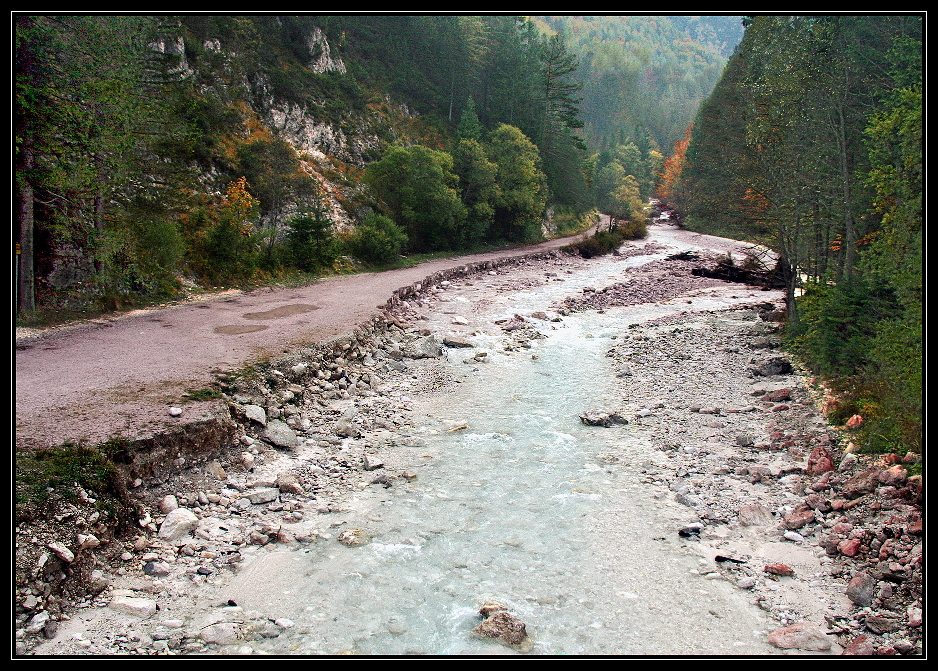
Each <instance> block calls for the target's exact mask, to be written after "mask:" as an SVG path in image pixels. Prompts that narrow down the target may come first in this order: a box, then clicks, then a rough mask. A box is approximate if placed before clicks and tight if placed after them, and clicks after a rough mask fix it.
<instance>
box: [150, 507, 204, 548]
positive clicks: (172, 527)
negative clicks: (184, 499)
mask: <svg viewBox="0 0 938 671" xmlns="http://www.w3.org/2000/svg"><path fill="white" fill-rule="evenodd" d="M197 526H199V518H198V517H197V516H196V514H195V513H194V512H192V511H191V510H189V509H188V508H176V509H175V510H171V511H170V512H169V514H167V515H166V519H164V520H163V523H162V524H161V525H160V531H159V537H160V538H162V539H164V540H169V541H174V540H179V539H180V538H183V537H185V536H187V535H188V534H189V532H191V531H193V530H194V529H195V528H196V527H197Z"/></svg>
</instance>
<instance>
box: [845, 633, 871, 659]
mask: <svg viewBox="0 0 938 671" xmlns="http://www.w3.org/2000/svg"><path fill="white" fill-rule="evenodd" d="M874 652H876V646H874V645H873V642H872V641H871V640H870V637H869V636H867V635H866V634H860V635H859V636H857V637H856V638H855V639H853V640H852V641H851V642H850V645H848V646H847V647H846V648H844V651H843V652H842V653H840V654H842V655H860V656H867V655H872V654H873V653H874Z"/></svg>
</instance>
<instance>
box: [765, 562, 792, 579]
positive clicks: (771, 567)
mask: <svg viewBox="0 0 938 671" xmlns="http://www.w3.org/2000/svg"><path fill="white" fill-rule="evenodd" d="M762 570H763V571H764V572H765V573H771V574H772V575H781V576H789V575H795V571H794V570H793V569H792V568H791V567H790V566H786V565H785V564H766V565H765V568H763V569H762Z"/></svg>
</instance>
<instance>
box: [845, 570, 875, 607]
mask: <svg viewBox="0 0 938 671" xmlns="http://www.w3.org/2000/svg"><path fill="white" fill-rule="evenodd" d="M875 590H876V579H875V578H873V576H871V575H870V574H869V573H866V572H865V571H860V572H859V573H857V574H856V575H855V576H853V578H852V579H851V580H850V583H849V584H848V585H847V589H846V591H845V592H844V593H845V594H846V595H847V598H848V599H850V600H851V601H852V602H853V603H855V604H856V605H858V606H860V607H861V608H863V607H866V606H869V605H870V604H871V603H873V593H874V592H875Z"/></svg>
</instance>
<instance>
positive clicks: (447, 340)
mask: <svg viewBox="0 0 938 671" xmlns="http://www.w3.org/2000/svg"><path fill="white" fill-rule="evenodd" d="M443 344H444V345H446V346H447V347H472V346H473V345H472V343H471V342H469V341H468V340H466V339H465V338H459V337H457V336H446V337H444V338H443Z"/></svg>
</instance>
